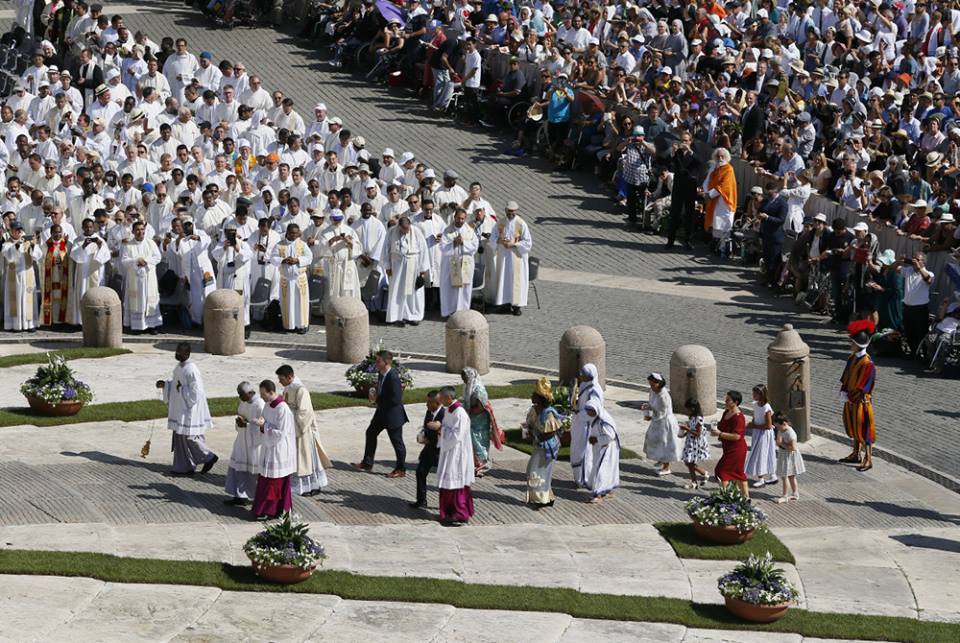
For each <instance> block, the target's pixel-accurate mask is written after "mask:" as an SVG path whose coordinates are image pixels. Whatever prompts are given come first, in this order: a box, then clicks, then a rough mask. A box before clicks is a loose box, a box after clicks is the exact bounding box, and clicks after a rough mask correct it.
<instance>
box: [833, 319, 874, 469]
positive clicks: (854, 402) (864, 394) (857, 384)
mask: <svg viewBox="0 0 960 643" xmlns="http://www.w3.org/2000/svg"><path fill="white" fill-rule="evenodd" d="M875 330H876V329H875V327H874V325H873V322H872V321H870V320H869V319H863V320H860V321H855V322H851V323H850V325H849V326H847V333H848V334H849V335H850V342H851V344H852V346H851V354H850V357H848V358H847V366H846V368H844V369H843V375H841V376H840V399H841V400H843V427H844V429H846V431H847V435H848V436H850V440H851V441H852V442H853V452H852V453H851V454H850V455H848V456H847V457H845V458H841V460H840V462H859V466H858V467H857V471H868V470H869V469H872V468H873V442H874V440H875V439H876V437H877V426H876V423H875V421H874V417H873V401H872V397H873V386H874V384H875V383H876V381H877V367H876V366H875V365H874V363H873V360H872V359H871V358H870V356H869V355H867V346H869V345H870V338H871V337H872V336H873V333H874V331H875ZM861 450H862V452H863V459H861V455H860V454H861Z"/></svg>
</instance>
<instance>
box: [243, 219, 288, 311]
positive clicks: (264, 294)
mask: <svg viewBox="0 0 960 643" xmlns="http://www.w3.org/2000/svg"><path fill="white" fill-rule="evenodd" d="M271 222H272V221H271V219H269V218H263V219H260V221H259V222H258V224H257V230H256V232H254V233H253V234H252V235H251V236H250V238H248V239H247V245H248V246H250V251H251V252H252V253H253V259H252V261H251V262H250V304H251V306H250V317H251V318H253V319H256V320H257V321H259V320H261V319H263V313H264V310H265V309H266V307H267V304H269V303H270V301H272V300H274V299H277V292H278V287H279V283H278V282H277V280H276V279H275V277H276V275H277V267H276V266H274V265H273V264H272V263H270V255H271V254H273V249H274V247H276V245H277V244H278V243H280V235H279V234H277V233H276V232H274V231H273V230H271V229H270V224H271Z"/></svg>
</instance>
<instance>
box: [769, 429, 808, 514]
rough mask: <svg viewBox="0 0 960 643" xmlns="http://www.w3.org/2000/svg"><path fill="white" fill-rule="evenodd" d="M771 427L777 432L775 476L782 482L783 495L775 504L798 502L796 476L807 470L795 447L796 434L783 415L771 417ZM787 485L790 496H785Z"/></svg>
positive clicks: (798, 492)
mask: <svg viewBox="0 0 960 643" xmlns="http://www.w3.org/2000/svg"><path fill="white" fill-rule="evenodd" d="M773 425H774V426H775V427H776V430H777V475H778V476H780V479H781V480H783V495H781V496H780V497H779V498H777V503H784V502H788V501H790V500H799V499H800V491H799V490H798V489H797V476H798V475H800V474H801V473H803V472H805V471H806V470H807V469H806V467H804V466H803V457H802V456H801V455H800V449H799V447H798V445H797V432H796V431H794V430H793V427H792V426H790V418H788V417H787V416H786V414H784V413H777V414H776V415H774V416H773ZM788 483H789V485H790V495H787V484H788Z"/></svg>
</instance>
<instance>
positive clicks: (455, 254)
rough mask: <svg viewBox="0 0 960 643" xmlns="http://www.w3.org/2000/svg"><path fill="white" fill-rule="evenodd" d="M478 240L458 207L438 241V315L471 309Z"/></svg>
mask: <svg viewBox="0 0 960 643" xmlns="http://www.w3.org/2000/svg"><path fill="white" fill-rule="evenodd" d="M479 247H480V238H479V237H478V236H477V233H476V232H474V231H473V228H471V227H470V226H468V225H467V212H466V210H464V209H463V208H460V209H458V210H457V211H456V213H455V214H454V215H453V219H452V220H451V222H450V225H449V226H448V227H447V229H446V230H444V231H443V237H442V238H441V240H440V254H441V262H440V315H441V316H443V317H449V316H450V315H452V314H453V313H455V312H457V311H458V310H470V300H471V298H472V296H473V270H474V255H475V254H476V253H477V249H478V248H479Z"/></svg>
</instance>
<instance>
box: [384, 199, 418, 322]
mask: <svg viewBox="0 0 960 643" xmlns="http://www.w3.org/2000/svg"><path fill="white" fill-rule="evenodd" d="M380 263H381V265H383V266H384V267H385V268H386V271H387V280H388V282H389V286H388V291H387V323H388V324H398V325H400V326H403V325H405V324H407V323H409V324H410V325H411V326H416V325H418V324H419V323H420V322H421V321H422V320H423V286H424V284H425V278H426V275H427V271H428V270H429V269H430V259H429V254H428V253H427V241H426V239H424V238H423V234H422V233H421V232H420V230H418V229H417V228H415V227H413V224H412V223H411V222H410V219H408V218H407V217H405V216H403V217H400V222H399V223H398V224H397V225H396V226H394V227H393V228H391V229H390V230H389V231H388V232H387V240H386V243H385V244H384V246H383V256H382V257H381V259H380Z"/></svg>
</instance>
